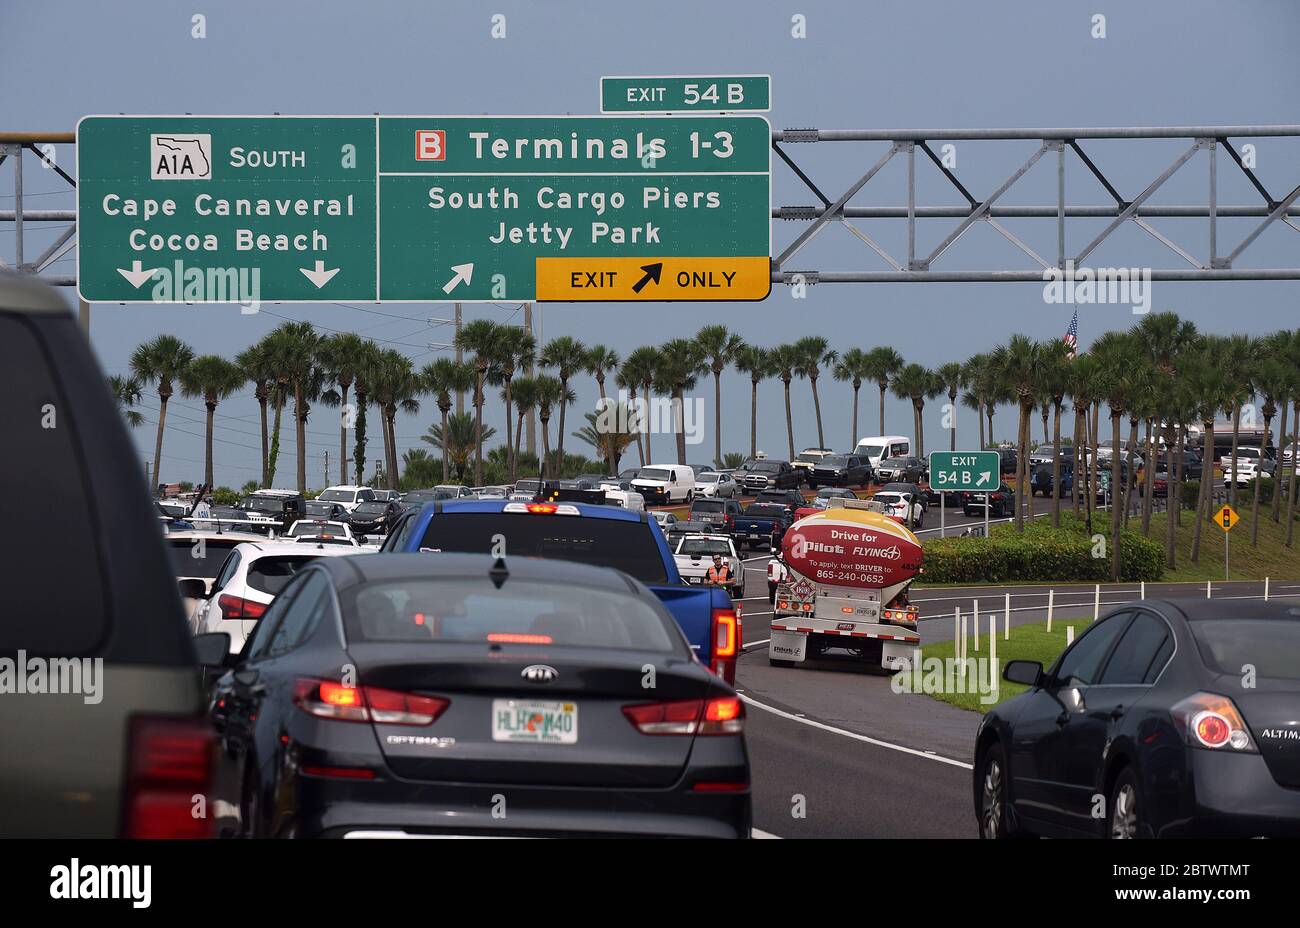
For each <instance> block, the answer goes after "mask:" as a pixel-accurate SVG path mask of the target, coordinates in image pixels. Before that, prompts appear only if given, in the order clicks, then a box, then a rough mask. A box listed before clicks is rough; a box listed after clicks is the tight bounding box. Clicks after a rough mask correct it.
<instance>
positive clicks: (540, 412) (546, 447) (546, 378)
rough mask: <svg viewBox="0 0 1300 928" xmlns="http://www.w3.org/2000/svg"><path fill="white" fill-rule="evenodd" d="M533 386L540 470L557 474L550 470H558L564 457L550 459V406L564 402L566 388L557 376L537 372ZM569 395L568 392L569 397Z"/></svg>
mask: <svg viewBox="0 0 1300 928" xmlns="http://www.w3.org/2000/svg"><path fill="white" fill-rule="evenodd" d="M533 387H534V390H535V391H536V399H537V418H538V419H540V420H541V423H542V462H543V464H542V470H543V474H544V475H545V476H547V477H553V476H557V475H558V474H555V473H552V472H551V471H552V467H553V466H554V467H555V468H556V469H557V470H558V465H559V464H560V463H562V462H563V460H564V459H563V458H559V460H558V461H552V460H551V407H553V406H554V405H555V404H556V403H560V404H561V405H562V406H563V405H564V404H565V400H566V396H565V394H566V392H567V391H568V388H567V387H566V386H565V385H564V384H563V383H562V382H561V381H560V379H559V378H558V377H551V376H550V375H548V374H538V375H537V376H536V377H534V378H533ZM571 396H572V394H571V393H570V394H569V397H571Z"/></svg>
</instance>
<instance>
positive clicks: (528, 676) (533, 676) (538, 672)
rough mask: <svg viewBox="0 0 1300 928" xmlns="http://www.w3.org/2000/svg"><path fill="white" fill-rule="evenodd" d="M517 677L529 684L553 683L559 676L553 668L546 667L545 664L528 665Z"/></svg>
mask: <svg viewBox="0 0 1300 928" xmlns="http://www.w3.org/2000/svg"><path fill="white" fill-rule="evenodd" d="M519 675H520V676H521V677H523V678H524V679H525V680H527V681H528V682H529V683H554V682H555V678H556V677H558V676H559V675H560V674H559V672H558V671H556V669H555V668H554V667H548V666H547V665H546V664H530V665H529V666H527V667H525V668H524V669H523V670H522V671H520V674H519Z"/></svg>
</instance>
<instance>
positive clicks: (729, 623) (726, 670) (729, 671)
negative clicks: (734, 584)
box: [712, 609, 741, 683]
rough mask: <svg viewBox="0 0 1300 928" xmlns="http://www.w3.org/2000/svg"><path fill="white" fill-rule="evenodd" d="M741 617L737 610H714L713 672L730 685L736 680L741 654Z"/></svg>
mask: <svg viewBox="0 0 1300 928" xmlns="http://www.w3.org/2000/svg"><path fill="white" fill-rule="evenodd" d="M740 636H741V630H740V615H739V613H738V612H737V610H735V609H714V610H713V629H712V642H713V664H712V670H713V672H714V673H716V674H717V675H718V676H720V677H722V679H724V680H726V681H727V682H728V683H734V682H735V680H736V655H738V654H739V653H740Z"/></svg>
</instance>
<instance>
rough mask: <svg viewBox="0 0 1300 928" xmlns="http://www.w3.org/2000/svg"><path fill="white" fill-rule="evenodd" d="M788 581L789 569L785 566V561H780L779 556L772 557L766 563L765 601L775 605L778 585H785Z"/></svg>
mask: <svg viewBox="0 0 1300 928" xmlns="http://www.w3.org/2000/svg"><path fill="white" fill-rule="evenodd" d="M789 579H790V568H788V567H786V566H785V561H783V560H781V556H780V555H773V556H772V559H771V560H770V561H768V562H767V599H768V602H770V603H772V605H776V588H777V586H778V585H780V584H782V583H785V582H786V581H787V580H789Z"/></svg>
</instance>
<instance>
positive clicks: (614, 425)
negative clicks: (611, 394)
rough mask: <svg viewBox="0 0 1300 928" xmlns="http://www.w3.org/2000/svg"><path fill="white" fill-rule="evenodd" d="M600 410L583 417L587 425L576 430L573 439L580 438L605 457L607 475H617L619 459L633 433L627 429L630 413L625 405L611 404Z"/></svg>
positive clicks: (630, 441) (630, 442)
mask: <svg viewBox="0 0 1300 928" xmlns="http://www.w3.org/2000/svg"><path fill="white" fill-rule="evenodd" d="M601 408H602V412H601V413H595V412H589V413H586V414H584V415H583V418H584V419H586V420H587V424H586V425H584V426H583V427H582V428H580V429H577V430H576V431H575V432H574V433H573V437H574V438H580V439H582V440H583V441H585V442H586V443H587V444H589V445H591V447H593V448H595V449H596V451H597V453H599V454H600V455H601V456H602V457H605V465H606V467H608V469H609V473H611V474H617V473H618V462H619V458H621V457H622V456H623V452H624V451H626V450H627V446H628V445H630V444H632V436H633V432H632V431H631V430H630V428H629V427H628V423H630V422H631V421H632V420H631V417H630V411H629V410H628V408H627V404H625V403H611V404H609V405H608V406H602V407H601Z"/></svg>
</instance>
